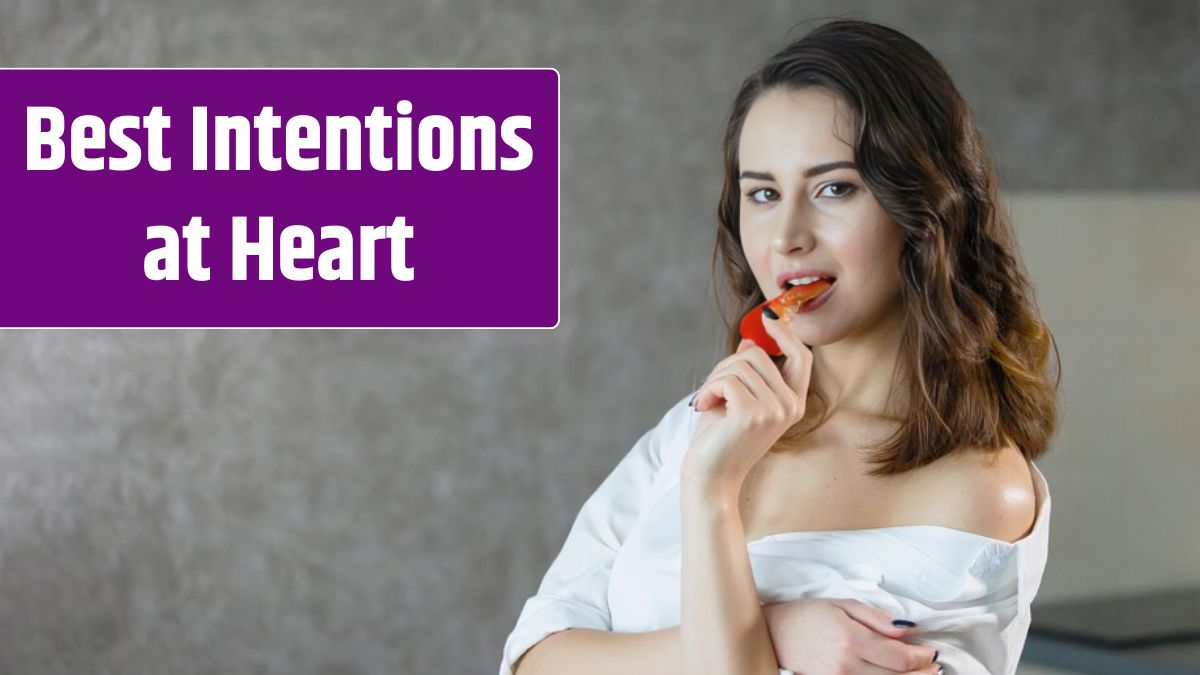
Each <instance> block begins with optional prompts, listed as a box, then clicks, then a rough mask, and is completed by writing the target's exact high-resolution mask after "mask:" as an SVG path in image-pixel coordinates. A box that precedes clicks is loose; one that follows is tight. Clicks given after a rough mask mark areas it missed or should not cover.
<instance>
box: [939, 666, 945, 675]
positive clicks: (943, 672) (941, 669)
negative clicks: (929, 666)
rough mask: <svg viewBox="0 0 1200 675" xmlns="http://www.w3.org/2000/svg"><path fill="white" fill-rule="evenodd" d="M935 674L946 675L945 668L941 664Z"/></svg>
mask: <svg viewBox="0 0 1200 675" xmlns="http://www.w3.org/2000/svg"><path fill="white" fill-rule="evenodd" d="M937 675H946V669H945V668H943V667H941V666H938V672H937Z"/></svg>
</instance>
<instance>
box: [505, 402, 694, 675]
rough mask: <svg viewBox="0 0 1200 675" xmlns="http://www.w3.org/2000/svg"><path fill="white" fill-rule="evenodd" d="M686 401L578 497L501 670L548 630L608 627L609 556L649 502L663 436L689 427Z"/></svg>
mask: <svg viewBox="0 0 1200 675" xmlns="http://www.w3.org/2000/svg"><path fill="white" fill-rule="evenodd" d="M689 399H691V393H689V394H688V395H687V396H685V397H684V398H682V399H680V400H679V401H678V402H677V403H676V404H675V405H674V406H672V408H671V409H670V410H669V411H668V412H667V413H666V414H665V415H664V416H663V417H662V419H661V420H659V422H658V424H657V425H655V426H654V427H653V428H651V429H650V430H649V431H646V432H645V433H644V434H642V437H641V438H639V439H638V441H637V442H636V443H635V444H634V446H633V448H632V449H630V450H629V451H628V452H627V453H626V454H625V457H624V458H622V459H621V461H620V462H619V463H618V464H617V466H616V468H615V469H613V470H612V472H611V473H609V475H608V477H607V478H605V479H604V481H603V482H602V483H601V484H600V486H599V487H598V488H596V490H595V492H593V493H592V495H591V496H590V497H588V499H587V500H586V501H585V502H584V504H583V507H582V508H581V509H580V511H579V513H578V515H576V517H575V522H574V524H572V526H571V529H570V531H569V532H568V533H567V539H566V542H565V543H564V544H563V547H562V550H561V551H559V553H558V556H557V557H556V558H555V559H554V561H553V562H552V563H551V564H550V568H549V569H548V570H547V571H546V574H545V576H544V577H543V578H542V581H541V584H540V585H539V586H538V589H537V593H536V594H535V595H533V596H532V597H530V598H528V599H527V600H526V601H525V605H524V607H523V608H522V610H521V614H520V616H519V617H518V618H517V624H516V626H515V627H514V628H513V630H512V632H511V633H510V634H509V635H508V638H507V639H506V640H505V643H504V649H503V654H502V661H501V664H500V673H499V675H513V671H512V667H513V664H515V663H516V662H517V660H518V659H519V658H520V657H521V656H522V655H523V654H524V653H525V652H526V651H527V650H529V649H530V648H531V647H533V646H534V645H535V644H537V643H538V642H541V641H542V640H543V639H545V638H546V637H547V636H548V635H551V634H553V633H556V632H559V631H562V630H566V629H568V628H593V629H597V630H612V621H611V617H610V614H609V608H608V580H609V573H610V571H611V570H612V564H613V559H614V558H615V557H616V555H617V551H619V550H620V548H621V544H622V543H623V542H624V541H625V538H626V536H627V535H628V534H629V531H630V530H631V529H632V528H633V525H634V523H636V522H637V519H638V517H639V516H640V515H641V513H642V510H643V508H644V507H645V505H646V503H647V500H648V498H649V496H650V488H651V485H652V484H653V481H654V477H655V474H656V473H657V471H658V469H659V468H660V467H661V465H662V449H663V444H664V442H670V441H669V439H672V438H675V437H676V434H677V432H678V430H679V429H680V428H681V427H683V428H686V426H687V420H688V419H690V417H689V415H688V413H690V412H691V408H690V406H688V404H687V402H688V400H689Z"/></svg>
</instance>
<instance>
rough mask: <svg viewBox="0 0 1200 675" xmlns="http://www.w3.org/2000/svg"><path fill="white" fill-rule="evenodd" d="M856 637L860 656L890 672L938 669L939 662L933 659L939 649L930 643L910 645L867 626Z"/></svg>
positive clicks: (934, 670) (920, 671) (921, 671)
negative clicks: (930, 667) (931, 667)
mask: <svg viewBox="0 0 1200 675" xmlns="http://www.w3.org/2000/svg"><path fill="white" fill-rule="evenodd" d="M855 639H856V644H857V648H858V657H859V658H861V659H862V660H863V661H865V662H867V663H869V664H872V665H874V666H878V667H880V668H884V669H886V670H887V671H888V672H896V673H907V672H913V671H915V672H919V673H923V672H936V671H937V668H938V664H937V663H935V662H934V660H933V656H934V652H936V651H937V650H936V649H934V648H933V647H930V646H929V645H910V644H908V643H906V642H902V641H900V640H897V639H895V638H889V637H884V636H882V635H880V634H878V633H876V632H875V631H873V630H871V629H869V628H866V627H864V628H863V630H862V632H861V633H860V634H858V636H857V637H856V638H855ZM929 666H933V670H928V668H929Z"/></svg>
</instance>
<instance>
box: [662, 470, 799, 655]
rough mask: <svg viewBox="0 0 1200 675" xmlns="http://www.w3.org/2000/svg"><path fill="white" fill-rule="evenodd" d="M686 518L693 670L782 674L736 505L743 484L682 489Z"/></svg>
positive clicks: (686, 649) (686, 606)
mask: <svg viewBox="0 0 1200 675" xmlns="http://www.w3.org/2000/svg"><path fill="white" fill-rule="evenodd" d="M680 491H681V500H682V504H681V508H682V512H683V513H682V522H683V535H682V536H683V553H682V556H683V560H682V596H681V598H680V602H681V614H680V621H681V624H680V644H681V647H682V650H681V651H682V658H683V672H685V673H688V675H699V674H700V673H720V674H723V675H777V674H778V672H779V663H778V662H777V661H776V659H775V647H774V645H773V644H772V643H771V634H770V631H769V630H768V629H767V623H766V621H765V620H764V619H763V614H762V606H761V605H759V603H758V590H757V589H756V588H755V585H754V576H753V574H752V572H751V568H750V556H749V553H748V551H747V550H746V533H745V528H744V527H743V526H742V518H741V514H740V512H739V511H738V508H737V499H738V494H739V492H740V488H738V489H732V488H713V487H709V486H708V485H706V484H704V483H702V482H699V481H696V482H689V481H686V480H685V481H684V482H683V484H682V485H681V486H680Z"/></svg>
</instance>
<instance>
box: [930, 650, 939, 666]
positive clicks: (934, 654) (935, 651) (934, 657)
mask: <svg viewBox="0 0 1200 675" xmlns="http://www.w3.org/2000/svg"><path fill="white" fill-rule="evenodd" d="M940 653H941V652H939V651H938V650H936V649H935V650H933V661H930V663H937V657H938V654H940Z"/></svg>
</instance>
